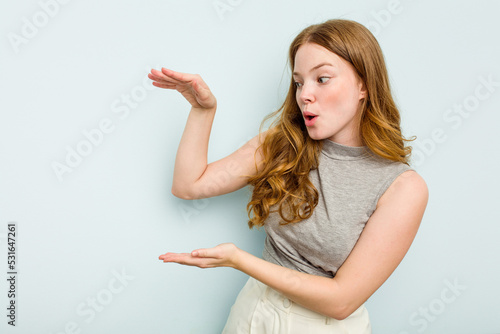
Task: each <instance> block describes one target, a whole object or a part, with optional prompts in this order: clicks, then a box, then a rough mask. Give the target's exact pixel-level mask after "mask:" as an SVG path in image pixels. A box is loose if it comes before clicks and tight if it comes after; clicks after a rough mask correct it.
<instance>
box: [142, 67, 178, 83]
mask: <svg viewBox="0 0 500 334" xmlns="http://www.w3.org/2000/svg"><path fill="white" fill-rule="evenodd" d="M148 77H149V78H150V79H152V80H156V81H160V82H170V83H175V84H182V83H184V82H182V81H179V80H176V79H174V78H171V77H169V76H167V75H165V74H163V72H162V71H158V70H155V69H152V70H151V74H148Z"/></svg>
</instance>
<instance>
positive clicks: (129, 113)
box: [0, 0, 500, 334]
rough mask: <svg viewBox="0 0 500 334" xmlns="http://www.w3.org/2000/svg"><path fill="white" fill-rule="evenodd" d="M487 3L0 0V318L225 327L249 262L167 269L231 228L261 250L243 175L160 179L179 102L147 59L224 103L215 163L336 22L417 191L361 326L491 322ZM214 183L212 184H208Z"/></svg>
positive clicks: (480, 330) (493, 99) (494, 31)
mask: <svg viewBox="0 0 500 334" xmlns="http://www.w3.org/2000/svg"><path fill="white" fill-rule="evenodd" d="M499 10H500V4H499V2H498V1H465V0H460V1H456V0H455V1H451V0H440V1H430V0H421V1H412V0H376V1H368V0H363V1H362V0H356V1H347V0H342V1H341V0H337V1H326V0H323V1H322V0H311V1H307V2H306V1H298V0H288V1H284V0H277V1H264V0H216V1H212V0H191V1H171V0H163V1H158V0H145V1H140V2H139V1H130V0H121V1H117V0H110V1H104V2H103V1H95V0H89V1H77V0H71V1H68V0H66V1H62V0H60V1H56V0H40V1H37V0H22V1H17V2H8V3H7V2H6V1H3V2H2V5H1V10H0V22H1V23H0V35H1V36H2V37H1V39H0V57H1V59H2V61H1V62H0V73H1V74H0V94H1V98H0V157H1V159H2V160H1V164H0V262H1V264H0V268H2V273H0V277H7V224H8V223H10V222H16V224H17V234H16V238H17V240H16V246H17V248H16V249H17V251H16V261H17V271H18V275H17V286H16V293H17V295H16V306H17V308H16V327H12V326H10V325H8V324H7V321H8V320H9V319H8V317H7V313H8V311H7V309H6V308H7V306H8V303H9V301H10V299H8V297H7V294H8V290H9V286H8V283H7V280H6V279H2V280H0V306H2V307H1V309H2V310H3V311H2V312H1V314H0V319H2V320H1V322H0V332H2V333H6V334H7V333H23V334H24V333H26V334H28V333H29V334H31V333H37V334H38V333H41V334H55V333H93V334H99V333H124V334H125V333H130V334H132V333H134V334H136V333H148V334H153V333H175V334H183V333H208V334H211V333H220V331H221V330H222V328H223V326H224V324H225V321H226V318H227V315H228V313H229V309H230V307H231V305H232V303H233V301H234V299H235V297H236V295H237V293H238V291H239V290H240V289H241V287H242V286H243V284H244V282H245V281H246V279H247V277H246V276H245V275H244V274H242V273H240V272H237V271H235V270H232V269H228V268H218V269H210V270H202V269H198V268H190V267H184V266H179V265H175V264H163V263H162V262H161V261H159V260H158V256H159V255H160V254H163V253H165V252H167V251H174V252H189V251H191V250H192V249H195V248H200V247H212V246H215V245H217V244H219V243H222V242H233V243H235V244H236V245H237V246H238V247H240V248H242V249H244V250H246V251H248V252H251V253H252V254H255V255H257V256H260V254H261V252H262V247H263V241H264V238H265V235H264V232H263V231H257V230H249V229H248V227H247V215H246V203H247V200H248V197H249V195H250V192H249V189H247V188H245V189H242V190H240V191H237V192H235V193H233V194H229V195H225V196H221V197H218V198H210V199H205V200H197V201H185V200H181V199H178V198H175V197H174V196H173V195H172V194H171V192H170V189H171V184H172V174H173V166H174V159H175V154H176V150H177V145H178V143H179V140H180V137H181V134H182V131H183V128H184V125H185V122H186V119H187V115H188V111H189V106H188V104H187V102H186V101H184V100H183V98H182V97H181V96H180V95H179V94H177V93H176V92H172V91H167V90H163V89H158V88H155V87H153V86H152V85H151V83H150V81H149V79H147V73H148V72H149V71H150V69H151V68H156V69H159V68H160V67H162V66H163V67H168V68H171V69H174V70H177V71H181V72H189V73H199V74H201V75H202V77H203V78H204V79H205V81H206V82H207V83H208V84H209V85H210V87H211V89H212V91H213V92H214V94H215V95H216V97H217V99H218V106H219V108H218V111H217V115H216V118H215V122H214V126H213V130H212V136H211V139H210V145H209V160H210V161H214V160H216V159H219V158H222V157H224V156H225V155H227V154H230V153H231V152H233V151H234V150H235V149H237V148H238V147H239V146H241V145H242V144H243V143H244V142H246V141H247V140H248V139H250V138H251V137H253V136H255V135H256V134H257V133H258V129H259V125H260V122H261V121H262V119H263V118H264V117H265V116H266V115H267V114H269V113H270V112H272V111H274V110H275V109H277V108H278V107H279V106H280V104H281V102H282V101H283V98H284V95H285V93H286V89H287V87H288V82H289V77H290V73H289V70H288V69H287V59H286V57H287V49H288V46H289V44H290V42H291V41H292V39H293V38H294V37H295V35H296V34H297V33H298V32H299V31H300V30H302V29H303V28H304V27H306V26H308V25H310V24H313V23H319V22H322V21H324V20H327V19H330V18H345V19H352V20H356V21H358V22H360V23H363V24H365V25H366V26H368V27H369V29H370V30H371V31H372V32H373V33H374V34H375V36H376V37H377V39H378V41H379V42H380V45H381V47H382V49H383V52H384V55H385V58H386V61H387V66H388V69H389V74H390V78H391V84H392V88H393V91H394V97H395V99H396V101H397V103H398V106H399V107H400V110H401V116H402V129H403V133H404V135H405V136H407V137H411V136H413V135H415V136H417V138H418V139H417V140H416V141H414V142H413V144H412V145H413V146H414V149H415V155H414V159H413V167H415V168H416V169H417V171H418V172H419V174H420V175H422V176H423V177H424V179H425V180H426V182H427V184H428V187H429V191H430V199H429V204H428V207H427V211H426V213H425V216H424V219H423V221H422V225H421V228H420V230H419V233H418V235H417V237H416V239H415V241H414V243H413V245H412V247H411V249H410V251H409V253H408V254H407V256H406V257H405V259H404V260H403V262H402V263H401V265H400V266H399V267H398V268H397V270H396V271H395V272H394V274H393V275H392V276H391V277H390V278H389V279H388V280H387V282H386V283H385V284H384V285H383V286H382V287H381V288H380V289H379V290H378V291H377V292H376V293H375V294H374V295H373V296H372V297H371V298H370V300H369V301H368V302H367V308H368V310H369V312H370V317H371V321H372V325H373V332H374V333H375V334H377V333H383V334H416V333H429V334H430V333H433V334H448V333H449V334H472V333H473V334H494V333H500V320H499V319H500V307H499V304H498V300H499V297H500V288H499V282H500V267H499V265H498V264H499V256H498V254H500V243H499V242H498V240H499V236H500V219H499V217H498V212H497V209H498V207H499V204H500V201H499V199H500V198H499V195H498V189H499V187H500V178H499V177H498V166H499V162H500V161H499V160H500V156H499V150H498V139H497V138H498V128H499V127H498V125H499V123H500V114H499V107H500V63H499V61H498V59H500V46H499V43H498V33H499V32H500V21H499V20H498V12H499ZM220 182H223V180H222V181H220Z"/></svg>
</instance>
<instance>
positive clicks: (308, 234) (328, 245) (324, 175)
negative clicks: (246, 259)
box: [262, 139, 413, 277]
mask: <svg viewBox="0 0 500 334" xmlns="http://www.w3.org/2000/svg"><path fill="white" fill-rule="evenodd" d="M407 170H413V169H412V168H411V167H409V166H408V165H406V164H404V163H401V162H393V161H390V160H388V159H384V158H382V157H379V156H377V155H375V154H374V153H373V152H372V151H371V150H369V149H368V147H367V146H362V147H352V146H345V145H341V144H338V143H335V142H333V141H331V140H329V139H325V140H324V141H323V147H322V151H321V154H320V158H319V164H318V168H317V169H315V170H312V171H311V172H310V173H309V178H310V180H311V182H312V183H313V184H314V186H315V187H316V189H317V190H318V192H319V201H318V205H317V206H316V208H315V209H314V211H313V214H312V216H311V217H310V218H308V219H305V220H302V221H300V222H298V223H292V224H288V225H280V222H283V220H282V219H281V217H280V215H279V213H278V212H271V213H270V215H269V217H268V219H267V220H266V221H265V225H264V228H265V230H266V234H267V235H266V240H265V246H264V251H263V254H262V256H263V259H264V260H266V261H269V262H272V263H276V264H279V265H281V266H284V267H287V268H291V269H295V270H298V271H300V272H305V273H309V274H313V275H319V276H324V277H334V276H335V274H336V272H337V270H338V269H339V267H340V266H341V265H342V263H344V261H345V260H346V258H347V256H348V255H349V254H350V252H351V250H352V249H353V248H354V245H355V244H356V242H357V240H358V238H359V236H360V234H361V232H362V231H363V229H364V227H365V225H366V223H367V221H368V219H369V218H370V216H371V215H372V213H373V212H374V211H375V208H376V206H377V202H378V200H379V198H380V197H381V196H382V194H383V193H384V192H385V191H386V190H387V188H389V186H390V185H391V183H392V182H393V181H394V180H395V179H396V178H397V177H398V176H399V175H400V174H401V173H403V172H405V171H407Z"/></svg>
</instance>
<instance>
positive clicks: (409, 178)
mask: <svg viewBox="0 0 500 334" xmlns="http://www.w3.org/2000/svg"><path fill="white" fill-rule="evenodd" d="M428 198H429V190H428V188H427V184H426V182H425V180H424V179H423V178H422V176H420V175H419V174H418V173H417V172H416V171H414V170H406V171H404V172H402V173H401V174H400V175H399V176H398V177H396V179H395V180H394V181H393V182H392V183H391V185H390V186H389V187H388V188H387V190H386V191H385V192H384V194H383V195H382V196H381V197H380V199H379V200H378V203H377V208H378V207H380V206H390V205H398V206H399V205H403V203H405V204H404V205H411V206H414V207H415V206H416V207H421V208H422V207H423V209H425V206H426V205H427V201H428Z"/></svg>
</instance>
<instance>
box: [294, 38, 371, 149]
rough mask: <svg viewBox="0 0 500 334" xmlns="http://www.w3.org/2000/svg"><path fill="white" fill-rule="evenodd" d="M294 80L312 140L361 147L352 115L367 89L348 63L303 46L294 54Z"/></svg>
mask: <svg viewBox="0 0 500 334" xmlns="http://www.w3.org/2000/svg"><path fill="white" fill-rule="evenodd" d="M293 79H294V81H295V84H296V86H297V93H296V99H297V103H298V105H299V107H300V110H301V111H302V116H303V118H304V122H305V125H306V127H307V132H308V133H309V136H310V137H311V138H312V139H315V140H321V139H330V140H332V141H334V142H336V143H339V144H342V145H347V146H362V145H363V144H362V141H361V137H360V135H359V130H358V124H356V118H355V116H356V114H357V112H358V109H359V105H360V100H361V99H363V98H365V97H366V90H365V89H364V85H363V84H362V82H361V80H359V79H358V77H357V75H356V73H355V70H354V68H353V67H352V65H351V64H349V63H348V62H347V61H345V60H344V59H342V58H340V57H339V56H337V55H336V54H335V53H333V52H331V51H329V50H327V49H325V48H324V47H322V46H319V45H318V44H314V43H306V44H304V45H302V46H301V47H300V48H299V49H298V51H297V54H296V55H295V68H294V73H293Z"/></svg>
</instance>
